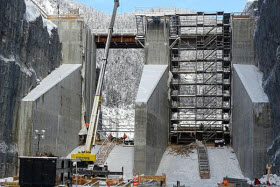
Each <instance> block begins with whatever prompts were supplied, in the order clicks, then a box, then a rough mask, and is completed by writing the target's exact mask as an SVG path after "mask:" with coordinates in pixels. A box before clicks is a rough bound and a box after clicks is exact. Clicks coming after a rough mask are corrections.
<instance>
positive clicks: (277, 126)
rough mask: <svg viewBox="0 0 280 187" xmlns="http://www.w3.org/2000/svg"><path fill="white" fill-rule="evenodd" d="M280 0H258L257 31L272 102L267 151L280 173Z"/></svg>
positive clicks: (261, 64)
mask: <svg viewBox="0 0 280 187" xmlns="http://www.w3.org/2000/svg"><path fill="white" fill-rule="evenodd" d="M279 8H280V1H279V0H259V14H260V15H259V21H258V26H257V30H256V33H255V42H256V54H257V59H258V66H259V68H260V70H261V71H262V72H263V73H264V80H263V81H264V82H263V87H264V89H265V92H266V94H267V95H268V97H269V101H270V104H271V119H272V125H273V132H274V142H273V144H272V145H271V147H269V149H268V151H269V154H270V155H271V161H272V163H273V165H274V166H275V168H278V169H275V170H276V172H277V173H278V174H279V172H280V171H279V166H280V154H279V153H280V152H279V151H280V147H279V145H280V64H279V62H277V59H276V49H277V47H278V46H279V45H280V22H279V21H277V20H279V18H280V12H279Z"/></svg>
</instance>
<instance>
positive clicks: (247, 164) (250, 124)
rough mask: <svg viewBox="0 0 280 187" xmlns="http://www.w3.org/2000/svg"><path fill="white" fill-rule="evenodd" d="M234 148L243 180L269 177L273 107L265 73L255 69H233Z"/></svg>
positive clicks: (249, 67) (253, 67)
mask: <svg viewBox="0 0 280 187" xmlns="http://www.w3.org/2000/svg"><path fill="white" fill-rule="evenodd" d="M233 67H234V72H233V112H232V144H233V148H234V151H235V152H236V155H237V158H238V161H239V163H240V167H241V170H242V172H243V174H244V176H246V177H249V178H250V179H254V178H256V177H257V178H259V177H261V176H262V175H264V174H266V173H265V172H266V164H268V155H267V148H268V146H269V145H270V144H271V142H272V126H271V119H270V105H269V100H268V97H267V95H266V94H265V93H264V90H263V88H262V77H263V75H262V73H261V72H260V70H259V69H258V68H257V67H256V66H254V65H238V64H235V65H233Z"/></svg>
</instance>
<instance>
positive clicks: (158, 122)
mask: <svg viewBox="0 0 280 187" xmlns="http://www.w3.org/2000/svg"><path fill="white" fill-rule="evenodd" d="M167 79H168V66H167V65H145V66H144V69H143V73H142V78H141V81H140V85H139V90H138V93H137V97H136V104H135V130H134V131H135V138H134V141H135V145H134V147H135V148H134V173H136V174H137V173H141V174H145V175H153V174H155V173H156V171H157V168H158V165H159V163H160V160H161V157H162V154H163V153H164V151H165V149H166V147H167V144H168V125H169V121H168V99H167Z"/></svg>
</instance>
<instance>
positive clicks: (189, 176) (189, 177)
mask: <svg viewBox="0 0 280 187" xmlns="http://www.w3.org/2000/svg"><path fill="white" fill-rule="evenodd" d="M170 150H171V149H170V148H168V149H167V150H166V151H165V153H164V155H163V157H162V160H161V163H160V165H159V168H158V170H157V175H161V174H162V173H165V174H166V177H167V186H172V185H173V184H176V182H177V180H178V181H180V182H181V184H185V185H186V186H192V187H196V186H203V187H204V186H205V187H208V186H209V187H213V186H217V183H219V182H222V180H223V177H226V176H228V177H234V178H240V179H244V176H243V175H242V172H241V169H240V166H239V163H238V160H237V158H236V155H235V153H234V152H233V149H232V148H231V147H224V148H214V147H209V148H208V154H209V163H210V175H211V178H210V179H203V180H202V179H200V177H199V170H198V157H197V151H196V150H193V153H190V154H189V156H182V155H174V154H170Z"/></svg>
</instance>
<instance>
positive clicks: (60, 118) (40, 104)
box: [17, 64, 82, 156]
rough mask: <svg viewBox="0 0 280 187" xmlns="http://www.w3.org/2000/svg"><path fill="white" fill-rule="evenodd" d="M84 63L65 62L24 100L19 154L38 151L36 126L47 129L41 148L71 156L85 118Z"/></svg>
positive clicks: (20, 121)
mask: <svg viewBox="0 0 280 187" xmlns="http://www.w3.org/2000/svg"><path fill="white" fill-rule="evenodd" d="M80 71H81V65H80V64H64V65H61V66H60V67H59V68H57V69H56V70H54V71H53V72H52V73H51V74H50V75H49V76H47V77H46V78H45V79H43V80H42V82H41V83H40V85H38V86H37V87H36V88H35V89H33V90H32V91H31V92H30V93H29V94H28V95H27V96H26V97H24V98H23V99H22V101H21V103H20V109H19V116H18V119H19V120H18V122H17V123H18V124H17V127H18V147H19V156H29V155H33V154H35V153H36V151H37V142H38V141H37V140H36V139H34V136H35V135H34V130H35V129H37V130H43V129H44V130H46V133H45V139H43V140H41V141H40V152H41V153H43V152H51V153H53V154H54V155H56V156H67V154H68V153H69V152H70V151H72V150H73V149H74V148H75V147H77V145H78V133H79V131H80V122H81V92H82V82H81V74H80Z"/></svg>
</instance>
